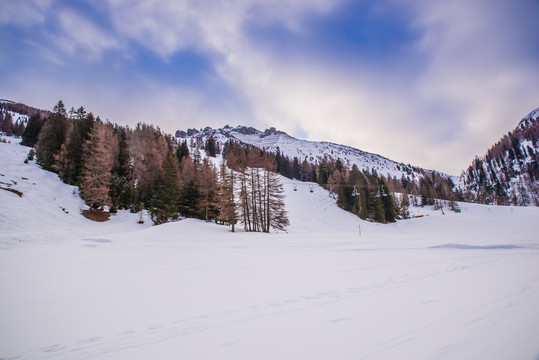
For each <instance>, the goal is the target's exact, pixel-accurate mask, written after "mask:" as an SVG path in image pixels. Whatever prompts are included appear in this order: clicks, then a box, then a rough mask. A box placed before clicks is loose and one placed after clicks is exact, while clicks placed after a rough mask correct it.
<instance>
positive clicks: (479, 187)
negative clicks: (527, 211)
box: [455, 108, 539, 206]
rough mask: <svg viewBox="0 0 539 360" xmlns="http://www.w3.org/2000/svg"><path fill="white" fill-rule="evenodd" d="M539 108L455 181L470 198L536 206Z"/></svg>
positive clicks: (480, 200)
mask: <svg viewBox="0 0 539 360" xmlns="http://www.w3.org/2000/svg"><path fill="white" fill-rule="evenodd" d="M538 119H539V108H537V109H535V110H533V111H531V112H530V113H529V114H528V115H526V116H525V117H524V118H523V119H522V120H521V121H520V122H519V124H518V126H517V127H516V128H515V129H514V130H513V131H512V132H509V133H508V134H507V135H505V136H504V137H503V138H502V139H501V140H500V141H499V142H498V143H496V144H495V145H494V146H492V147H491V148H490V150H488V152H487V153H486V155H485V156H483V157H482V158H476V159H475V160H474V161H473V163H472V165H471V166H470V167H469V168H468V169H467V170H466V171H465V172H464V173H463V174H462V176H461V177H460V178H459V179H458V180H457V181H455V182H458V183H459V186H460V187H461V188H463V189H464V190H465V191H467V192H468V197H469V199H470V200H472V199H473V200H476V201H479V202H484V203H497V204H500V205H508V204H513V205H528V206H539V120H538Z"/></svg>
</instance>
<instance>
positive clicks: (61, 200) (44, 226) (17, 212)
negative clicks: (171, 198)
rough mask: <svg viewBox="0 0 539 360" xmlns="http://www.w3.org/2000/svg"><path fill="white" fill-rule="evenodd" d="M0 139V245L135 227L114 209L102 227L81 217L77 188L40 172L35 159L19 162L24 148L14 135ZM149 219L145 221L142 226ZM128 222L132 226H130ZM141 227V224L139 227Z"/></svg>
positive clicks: (131, 219)
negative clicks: (25, 162) (19, 194)
mask: <svg viewBox="0 0 539 360" xmlns="http://www.w3.org/2000/svg"><path fill="white" fill-rule="evenodd" d="M9 139H10V142H11V143H1V142H0V187H2V188H5V189H13V190H16V191H20V192H22V194H23V195H22V197H20V196H18V195H17V194H15V193H13V192H9V191H6V190H0V224H1V225H0V229H1V230H2V231H0V247H2V248H11V247H16V246H20V245H21V243H24V242H32V243H36V242H46V243H48V242H49V241H51V242H58V241H66V240H68V239H71V238H72V237H73V236H83V235H85V234H94V233H96V232H97V233H109V232H117V231H121V232H124V231H126V230H127V229H131V228H132V229H133V230H136V229H138V227H141V225H138V224H135V223H136V221H137V220H138V215H135V214H129V213H128V212H120V214H119V215H118V216H114V217H113V218H112V220H111V221H109V222H107V223H106V224H102V226H99V227H96V224H95V223H94V222H92V221H90V220H88V219H86V218H84V217H83V216H82V215H81V210H83V209H86V208H87V206H86V205H85V204H84V202H83V201H82V200H81V198H80V196H79V193H78V188H77V187H75V186H70V185H66V184H64V183H63V182H62V181H61V180H60V179H59V178H58V176H57V175H56V174H54V173H51V172H48V171H43V170H42V169H41V168H40V167H39V166H38V165H36V164H35V162H33V161H32V162H29V163H28V164H24V159H26V156H27V153H28V151H29V148H28V147H25V146H20V145H18V144H17V143H18V142H19V141H20V140H19V139H15V138H9ZM148 223H150V222H149V221H147V224H146V227H147V226H149V224H148ZM132 224H135V225H138V227H137V226H133V225H132ZM142 226H144V225H142Z"/></svg>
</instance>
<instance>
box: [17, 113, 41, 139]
mask: <svg viewBox="0 0 539 360" xmlns="http://www.w3.org/2000/svg"><path fill="white" fill-rule="evenodd" d="M42 126H43V119H42V118H41V115H40V114H39V113H36V114H35V115H32V116H31V117H30V120H28V124H27V125H26V128H25V129H24V132H23V133H22V135H21V138H22V141H21V145H24V146H29V147H34V146H36V144H37V140H38V138H39V133H40V132H41V127H42Z"/></svg>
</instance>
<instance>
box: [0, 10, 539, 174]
mask: <svg viewBox="0 0 539 360" xmlns="http://www.w3.org/2000/svg"><path fill="white" fill-rule="evenodd" d="M0 9H1V11H0V98H3V99H8V100H13V101H17V102H22V103H25V104H28V105H31V106H35V107H39V108H42V109H52V107H53V106H54V105H55V104H56V103H57V102H58V100H63V101H64V103H65V104H66V105H67V106H68V107H72V106H73V107H75V108H78V107H79V106H84V108H85V109H86V110H87V111H91V112H93V113H94V114H95V115H99V116H100V117H101V118H102V119H108V120H110V121H111V122H115V123H118V124H121V125H130V126H134V125H136V124H137V123H138V122H145V123H149V124H154V125H157V126H159V127H160V128H161V129H162V130H164V131H165V132H168V133H174V132H175V131H176V130H177V129H182V130H186V129H187V128H202V127H206V126H211V127H214V128H219V127H223V126H225V125H231V126H236V125H248V126H253V127H256V128H258V129H260V130H264V129H266V128H269V127H271V126H273V127H276V128H277V129H279V130H283V131H285V132H287V133H288V134H290V135H292V136H295V137H297V138H301V139H307V140H315V141H331V142H336V143H339V144H344V145H349V146H353V147H356V148H359V149H361V150H364V151H369V152H373V153H377V154H380V155H383V156H385V157H388V158H390V159H392V160H395V161H398V162H403V163H406V164H408V163H410V164H412V165H415V166H421V167H425V168H428V169H436V170H440V171H444V172H447V173H449V174H453V175H458V174H460V172H461V170H463V169H465V168H467V167H468V165H469V164H471V162H472V160H473V158H474V157H475V156H482V155H483V154H485V152H486V151H487V150H488V148H490V146H492V145H493V144H494V143H495V142H497V141H498V140H499V139H500V138H501V137H502V136H503V135H504V134H506V133H507V132H508V131H511V130H512V129H514V128H515V126H516V125H517V123H518V121H519V120H520V119H521V118H522V117H524V116H525V115H526V114H527V113H529V112H530V111H531V110H533V109H535V108H537V107H538V106H539V21H538V19H539V0H511V1H510V0H453V1H437V0H434V1H433V0H356V1H353V0H352V1H347V0H294V1H289V0H288V1H286V0H235V1H217V0H206V1H205V0H86V1H84V0H80V1H65V0H0Z"/></svg>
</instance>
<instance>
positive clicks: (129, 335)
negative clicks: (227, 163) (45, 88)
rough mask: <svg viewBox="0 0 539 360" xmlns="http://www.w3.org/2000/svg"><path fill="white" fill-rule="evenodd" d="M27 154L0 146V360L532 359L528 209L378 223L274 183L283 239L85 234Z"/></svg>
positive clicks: (150, 232)
mask: <svg viewBox="0 0 539 360" xmlns="http://www.w3.org/2000/svg"><path fill="white" fill-rule="evenodd" d="M27 151H28V148H25V147H22V146H18V145H15V144H3V143H0V182H2V184H0V185H2V187H10V188H14V189H16V190H18V191H21V192H23V196H22V198H21V197H19V196H18V195H17V194H15V193H12V192H8V191H4V190H0V291H1V293H2V296H1V297H0V358H16V359H79V358H92V359H148V358H154V359H177V358H187V359H364V358H367V359H395V358H399V359H402V358H409V359H432V358H436V359H534V358H537V357H538V356H539V306H538V305H537V304H539V236H538V234H539V224H538V221H537V220H538V219H539V216H538V215H539V209H537V208H512V207H488V206H481V205H474V204H460V206H461V209H462V213H461V214H455V213H446V215H442V214H441V212H440V211H433V210H430V209H422V208H414V209H413V211H414V212H415V213H416V214H417V215H420V214H421V215H425V216H424V217H421V218H417V219H413V220H407V221H399V222H397V223H396V224H391V225H379V224H371V223H367V222H363V221H360V220H359V219H358V218H357V217H355V216H353V215H351V214H349V213H346V212H343V211H342V210H340V209H339V208H337V206H336V205H335V203H334V201H333V200H332V199H331V198H329V197H328V194H327V192H325V191H324V190H323V189H321V188H316V189H315V191H314V193H310V192H309V191H308V188H307V187H302V186H298V191H293V185H292V184H293V182H292V181H290V180H283V182H284V183H285V184H284V188H285V191H286V195H287V197H286V206H287V210H288V211H289V217H290V222H291V226H290V229H289V231H288V233H278V234H275V233H273V234H257V233H245V232H238V233H231V232H229V228H227V227H222V226H217V225H215V224H208V223H205V222H202V221H198V220H192V219H188V220H183V221H180V222H177V223H169V224H165V225H161V226H156V227H150V225H149V221H148V219H146V222H145V224H143V225H139V224H137V223H136V221H137V220H138V215H136V214H129V213H126V212H120V213H119V214H118V215H116V216H114V217H113V218H112V219H111V220H110V221H108V222H106V223H94V222H91V221H89V220H87V219H85V218H83V217H82V216H81V215H80V209H82V208H83V207H84V204H83V203H82V202H81V200H80V198H79V197H78V194H77V192H76V188H74V187H71V186H67V185H65V184H62V183H61V182H60V180H59V179H58V177H57V176H56V175H54V174H51V173H47V172H44V171H43V170H41V169H39V167H38V166H36V165H35V164H34V163H30V164H28V165H25V164H24V163H23V160H24V159H25V157H26V153H27ZM15 183H16V184H15ZM9 184H11V185H9ZM8 185H9V186H8ZM359 226H361V237H360V236H359Z"/></svg>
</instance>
